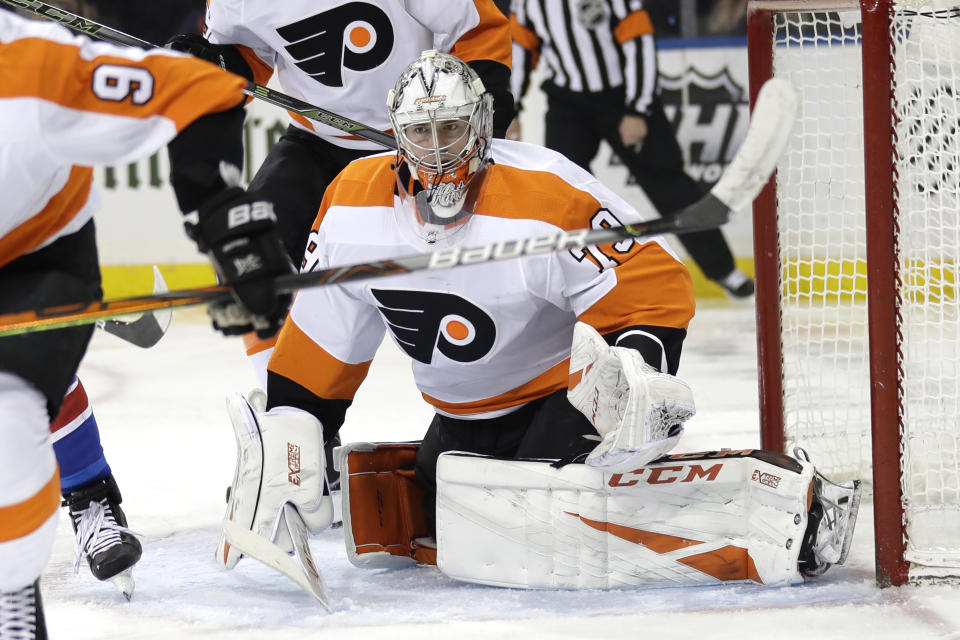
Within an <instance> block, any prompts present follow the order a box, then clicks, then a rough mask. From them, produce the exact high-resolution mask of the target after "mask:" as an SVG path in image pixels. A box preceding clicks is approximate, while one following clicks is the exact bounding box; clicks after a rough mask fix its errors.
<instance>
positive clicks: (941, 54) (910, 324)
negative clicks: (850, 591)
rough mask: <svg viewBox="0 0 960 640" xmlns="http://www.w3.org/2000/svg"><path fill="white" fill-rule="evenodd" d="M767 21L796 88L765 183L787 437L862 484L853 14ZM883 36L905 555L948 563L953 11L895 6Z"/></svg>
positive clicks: (956, 109)
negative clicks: (795, 111) (892, 125)
mask: <svg viewBox="0 0 960 640" xmlns="http://www.w3.org/2000/svg"><path fill="white" fill-rule="evenodd" d="M773 26H774V42H775V50H774V73H775V75H777V76H782V77H786V78H787V79H789V80H790V81H791V82H793V83H794V85H795V86H796V87H797V89H798V92H799V94H800V96H801V105H800V117H799V120H798V123H797V125H796V128H795V130H794V134H793V137H792V139H791V141H790V144H789V146H788V150H787V153H786V154H785V156H784V158H783V160H782V161H781V164H780V165H779V166H778V180H777V191H778V229H779V245H780V246H779V255H780V278H781V287H780V290H781V305H782V325H783V329H782V345H783V366H784V374H783V376H784V390H783V396H784V397H783V400H784V421H785V429H786V434H785V435H786V439H787V446H788V447H789V448H792V447H793V445H794V444H799V445H801V446H803V447H804V448H806V449H807V450H808V451H809V452H810V454H811V458H812V459H813V460H814V461H815V462H816V464H817V467H818V469H820V470H821V471H822V472H823V473H825V474H826V475H827V476H828V477H832V478H840V479H842V478H851V477H858V478H862V479H864V480H867V481H869V480H870V478H871V473H872V471H871V466H870V447H871V439H870V433H871V427H870V382H869V380H870V374H869V360H868V351H869V345H868V339H867V307H866V295H867V282H866V242H865V230H864V226H865V217H864V210H865V194H864V183H863V175H864V159H863V148H864V147H863V123H862V120H863V116H862V107H863V102H862V101H863V98H862V82H861V69H862V66H861V49H860V42H861V29H860V18H859V12H857V11H844V12H829V11H826V12H812V11H811V12H784V13H775V14H774V19H773ZM890 43H891V46H892V53H893V59H894V71H893V89H894V99H895V105H894V107H895V113H896V120H895V121H896V135H895V140H892V141H891V144H892V151H893V157H894V159H895V163H896V164H895V166H896V173H897V176H898V177H897V179H896V184H895V190H896V191H895V193H896V208H897V210H898V214H897V224H898V226H899V234H898V238H897V243H898V247H897V250H898V255H897V260H898V278H899V280H900V289H899V292H898V297H899V299H900V303H901V308H900V319H901V322H900V332H901V338H900V340H901V352H902V360H901V366H902V378H903V389H902V390H901V391H900V394H901V403H902V409H901V410H902V412H903V425H904V426H903V429H904V433H903V434H902V455H903V468H904V470H905V474H904V477H903V478H902V487H903V491H904V514H905V522H906V526H907V535H908V549H907V559H908V560H911V561H913V562H915V563H919V564H924V565H934V566H960V426H958V420H960V376H958V369H960V342H958V340H960V302H958V282H960V260H958V259H960V141H958V134H960V86H958V84H960V11H957V10H955V9H952V8H949V7H946V6H945V5H944V3H942V2H941V3H939V5H938V6H936V7H933V6H930V5H924V4H922V3H919V2H914V1H911V2H910V3H909V4H901V5H899V6H898V7H897V9H896V11H895V15H894V18H893V28H892V33H891V37H890ZM885 63H886V61H876V64H877V65H878V72H880V73H883V72H885V68H884V66H885ZM874 161H875V162H888V161H889V158H871V162H874ZM789 448H788V450H790V449H789ZM954 573H955V572H954Z"/></svg>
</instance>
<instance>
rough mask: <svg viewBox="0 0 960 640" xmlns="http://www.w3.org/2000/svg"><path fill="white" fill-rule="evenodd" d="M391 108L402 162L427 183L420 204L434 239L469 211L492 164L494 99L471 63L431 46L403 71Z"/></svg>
mask: <svg viewBox="0 0 960 640" xmlns="http://www.w3.org/2000/svg"><path fill="white" fill-rule="evenodd" d="M387 107H388V110H389V114H390V123H391V125H392V126H393V130H394V132H395V135H396V137H397V146H398V150H397V153H398V159H399V161H398V162H397V166H398V167H401V166H402V163H403V162H405V163H406V164H407V167H409V169H410V173H411V176H412V177H414V178H416V180H417V181H418V182H419V183H420V186H421V187H422V189H421V190H420V191H419V192H417V193H416V195H415V201H416V209H417V214H418V215H419V217H420V220H419V222H420V223H421V225H422V226H423V227H424V236H425V237H426V238H427V239H428V242H430V241H432V240H431V238H433V239H435V238H436V237H437V233H438V228H440V229H449V228H451V227H454V226H457V225H459V224H460V223H462V222H464V221H465V220H466V217H467V216H468V215H469V214H470V210H469V207H465V201H466V198H467V194H468V192H469V191H470V186H471V182H473V181H474V179H475V178H476V177H477V175H478V173H480V172H481V171H482V169H483V168H484V167H485V166H486V163H487V155H488V152H489V144H490V139H491V137H492V126H493V124H492V122H493V98H492V97H491V96H490V94H489V93H486V91H485V89H484V87H483V82H481V81H480V78H479V77H477V74H476V73H475V72H474V71H473V70H472V69H471V68H470V67H469V66H467V64H466V63H464V62H463V61H462V60H460V59H459V58H456V57H454V56H451V55H448V54H446V53H440V52H438V51H433V50H431V51H424V52H423V53H422V54H421V55H420V57H419V58H418V59H417V60H415V61H414V62H413V63H411V64H410V65H409V66H408V67H407V68H406V69H405V70H404V71H403V73H402V74H401V75H400V78H399V79H398V80H397V84H396V86H395V87H394V88H393V90H391V91H390V93H389V94H388V96H387ZM401 186H403V185H401ZM405 190H406V189H405ZM411 193H413V191H411ZM431 227H432V229H431Z"/></svg>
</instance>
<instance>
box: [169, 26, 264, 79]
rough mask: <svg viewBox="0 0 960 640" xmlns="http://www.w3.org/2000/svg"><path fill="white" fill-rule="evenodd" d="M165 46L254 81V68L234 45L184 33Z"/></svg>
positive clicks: (171, 39)
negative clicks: (214, 42) (217, 42)
mask: <svg viewBox="0 0 960 640" xmlns="http://www.w3.org/2000/svg"><path fill="white" fill-rule="evenodd" d="M164 46H165V47H166V48H167V49H173V50H174V51H182V52H184V53H189V54H190V55H192V56H195V57H197V58H200V59H201V60H206V61H208V62H212V63H213V64H215V65H217V66H219V67H220V68H221V69H226V70H227V71H230V72H231V73H235V74H237V75H239V76H243V77H244V78H246V79H247V80H250V81H251V82H253V79H254V78H253V69H251V68H250V65H249V64H248V63H247V61H246V60H244V58H243V55H242V54H241V53H240V51H239V50H238V49H237V48H236V47H235V46H233V45H229V44H226V45H224V44H213V43H212V42H210V41H209V40H207V39H206V38H204V37H203V36H201V35H197V34H196V33H183V34H180V35H178V36H173V37H172V38H170V39H169V40H167V43H166V44H165V45H164Z"/></svg>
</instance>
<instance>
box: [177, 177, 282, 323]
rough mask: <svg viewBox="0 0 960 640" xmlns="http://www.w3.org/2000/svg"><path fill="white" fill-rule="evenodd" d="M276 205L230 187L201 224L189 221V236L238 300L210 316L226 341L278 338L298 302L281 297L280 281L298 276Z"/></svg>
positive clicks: (205, 209) (200, 217)
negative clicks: (241, 337) (229, 338)
mask: <svg viewBox="0 0 960 640" xmlns="http://www.w3.org/2000/svg"><path fill="white" fill-rule="evenodd" d="M275 224H276V216H275V215H274V213H273V204H272V203H270V202H268V201H266V200H262V199H259V198H257V197H256V196H255V195H254V194H251V193H248V192H246V191H244V190H243V189H241V188H240V187H227V188H226V189H224V190H222V191H221V192H220V193H218V194H217V195H215V196H213V197H211V198H210V199H208V200H207V201H206V202H204V203H203V204H202V205H201V206H200V208H199V209H198V211H197V213H196V216H195V219H193V220H191V219H190V216H188V217H187V220H186V222H185V223H184V226H185V227H186V230H187V234H188V235H189V236H190V238H191V239H193V241H194V242H196V243H197V246H198V247H199V248H200V251H202V252H204V253H206V254H207V256H208V257H209V258H210V261H211V262H212V263H213V266H214V268H215V269H216V271H217V275H218V277H219V279H220V281H221V282H222V283H223V284H226V285H228V286H229V287H230V288H231V289H232V293H233V297H234V300H233V301H231V302H227V303H217V304H211V305H210V306H209V307H208V308H207V313H209V315H210V317H211V318H212V319H213V326H214V327H215V328H216V329H218V330H219V331H221V332H223V333H224V334H225V335H239V334H243V333H247V332H250V331H256V332H257V335H258V336H259V337H261V338H269V337H271V336H272V335H273V334H275V333H276V332H277V330H278V329H279V328H280V325H281V324H282V323H283V319H284V318H285V317H286V315H287V308H288V307H289V306H290V302H291V300H292V296H291V295H290V294H278V293H277V292H276V291H275V289H274V285H273V279H274V278H275V277H276V276H279V275H283V274H287V273H292V272H293V266H292V265H291V264H290V260H289V258H288V257H287V254H286V251H285V250H284V248H283V244H282V242H281V241H280V237H279V235H278V234H277V232H276V229H275Z"/></svg>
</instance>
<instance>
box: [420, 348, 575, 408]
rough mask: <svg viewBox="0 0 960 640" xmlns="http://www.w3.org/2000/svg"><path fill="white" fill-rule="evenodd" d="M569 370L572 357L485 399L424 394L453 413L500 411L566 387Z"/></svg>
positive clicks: (425, 398)
mask: <svg viewBox="0 0 960 640" xmlns="http://www.w3.org/2000/svg"><path fill="white" fill-rule="evenodd" d="M569 370H570V359H569V358H568V359H566V360H564V361H563V362H561V363H560V364H557V365H554V366H553V367H551V368H550V369H547V370H546V371H545V372H543V373H541V374H540V375H539V376H537V377H536V378H534V379H533V380H531V381H530V382H527V383H525V384H522V385H520V386H519V387H517V388H516V389H511V390H510V391H508V392H506V393H501V394H500V395H498V396H494V397H492V398H484V399H483V400H477V401H475V402H461V403H451V402H444V401H443V400H440V399H438V398H433V397H431V396H428V395H427V394H425V393H424V394H422V395H423V399H424V400H426V401H427V402H429V403H430V404H431V405H433V406H434V407H436V408H437V409H440V410H441V411H444V412H446V413H450V414H453V415H471V414H474V413H485V412H487V411H499V410H501V409H508V408H510V407H515V406H517V405H521V404H524V403H527V402H531V401H533V400H536V399H538V398H542V397H544V396H547V395H550V394H551V393H553V392H554V391H559V390H560V389H566V388H567V380H568V378H569Z"/></svg>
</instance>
